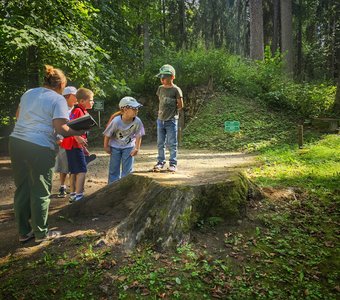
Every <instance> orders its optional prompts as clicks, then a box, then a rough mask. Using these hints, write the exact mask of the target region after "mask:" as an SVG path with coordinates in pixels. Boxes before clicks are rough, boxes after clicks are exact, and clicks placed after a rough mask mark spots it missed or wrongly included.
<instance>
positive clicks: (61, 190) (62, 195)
mask: <svg viewBox="0 0 340 300" xmlns="http://www.w3.org/2000/svg"><path fill="white" fill-rule="evenodd" d="M66 194H67V193H66V187H64V186H61V187H60V188H59V194H58V198H65V197H66Z"/></svg>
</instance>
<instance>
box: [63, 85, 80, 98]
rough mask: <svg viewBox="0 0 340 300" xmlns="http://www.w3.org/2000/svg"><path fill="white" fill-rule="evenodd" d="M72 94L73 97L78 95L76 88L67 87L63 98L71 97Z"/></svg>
mask: <svg viewBox="0 0 340 300" xmlns="http://www.w3.org/2000/svg"><path fill="white" fill-rule="evenodd" d="M71 94H72V95H75V94H77V89H76V88H75V87H74V86H67V87H66V88H64V91H63V96H66V95H71Z"/></svg>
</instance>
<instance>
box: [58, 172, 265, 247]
mask: <svg viewBox="0 0 340 300" xmlns="http://www.w3.org/2000/svg"><path fill="white" fill-rule="evenodd" d="M214 179H215V178H214ZM214 179H212V180H210V182H209V183H207V184H203V183H202V184H191V185H190V184H188V183H186V184H181V185H178V184H177V185H176V184H169V183H164V182H163V183H160V182H157V181H155V180H153V179H152V178H149V177H146V176H140V175H135V174H131V175H129V176H127V177H125V178H123V179H121V180H120V181H118V182H116V183H113V184H110V185H107V186H106V187H104V188H102V189H101V190H99V191H97V192H96V193H94V194H92V195H90V196H89V197H88V198H86V199H85V200H84V201H82V202H81V203H78V202H77V203H74V204H72V205H70V206H68V207H66V208H65V209H64V210H62V211H61V212H60V214H61V215H63V216H67V217H76V216H83V217H94V216H96V217H99V218H100V216H101V215H109V216H110V218H111V219H112V220H114V222H116V224H117V223H118V225H116V226H112V227H111V228H110V229H109V230H108V231H107V232H106V237H105V240H106V241H107V242H108V243H110V244H114V243H119V244H120V243H123V244H124V246H125V247H126V248H127V249H131V248H133V247H135V246H136V245H137V244H140V243H152V244H154V245H156V246H158V247H160V248H165V247H169V246H172V245H176V244H178V243H181V242H183V241H185V240H187V239H189V237H190V230H191V229H192V228H193V227H194V226H195V225H196V224H197V222H198V221H199V220H204V219H206V218H208V217H211V216H214V217H221V218H224V219H227V220H230V221H232V220H234V221H235V220H237V219H239V218H242V217H243V216H244V215H245V212H246V209H247V203H248V199H249V198H250V197H252V198H255V197H260V196H262V195H261V194H260V193H258V190H257V189H256V187H255V186H254V185H253V184H252V183H251V182H250V181H249V180H248V179H247V178H246V177H245V176H244V175H243V174H242V173H236V172H235V173H231V174H225V178H224V179H223V180H221V181H216V182H213V180H214Z"/></svg>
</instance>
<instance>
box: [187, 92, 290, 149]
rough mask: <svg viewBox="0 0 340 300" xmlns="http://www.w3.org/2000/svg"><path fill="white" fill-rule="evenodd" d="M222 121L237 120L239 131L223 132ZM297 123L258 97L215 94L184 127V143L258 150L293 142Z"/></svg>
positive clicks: (198, 145) (206, 147)
mask: <svg viewBox="0 0 340 300" xmlns="http://www.w3.org/2000/svg"><path fill="white" fill-rule="evenodd" d="M225 121H239V122H240V126H241V130H240V132H239V133H232V134H231V133H226V132H225V131H224V122H225ZM295 139H296V124H295V123H294V122H293V121H292V119H289V118H287V116H286V115H285V114H283V113H280V112H268V110H267V109H266V106H265V105H264V104H261V103H259V101H257V100H252V99H245V98H240V97H237V96H234V95H218V96H215V97H214V98H212V99H211V100H209V102H207V104H206V105H205V106H204V108H203V109H202V110H201V111H200V112H199V113H198V114H197V116H196V118H195V119H193V120H192V121H191V122H190V123H189V124H188V125H187V127H186V128H185V130H184V138H183V141H184V146H185V147H188V148H204V149H214V150H226V151H236V150H241V151H247V152H252V151H255V150H261V149H264V148H267V147H271V146H273V145H277V144H282V143H286V142H288V141H294V140H295Z"/></svg>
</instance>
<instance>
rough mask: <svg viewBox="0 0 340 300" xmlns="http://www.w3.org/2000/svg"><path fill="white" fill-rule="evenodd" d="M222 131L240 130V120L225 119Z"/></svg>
mask: <svg viewBox="0 0 340 300" xmlns="http://www.w3.org/2000/svg"><path fill="white" fill-rule="evenodd" d="M224 131H225V132H239V131H240V122H239V121H225V122H224Z"/></svg>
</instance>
